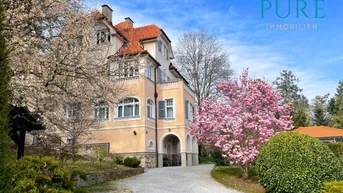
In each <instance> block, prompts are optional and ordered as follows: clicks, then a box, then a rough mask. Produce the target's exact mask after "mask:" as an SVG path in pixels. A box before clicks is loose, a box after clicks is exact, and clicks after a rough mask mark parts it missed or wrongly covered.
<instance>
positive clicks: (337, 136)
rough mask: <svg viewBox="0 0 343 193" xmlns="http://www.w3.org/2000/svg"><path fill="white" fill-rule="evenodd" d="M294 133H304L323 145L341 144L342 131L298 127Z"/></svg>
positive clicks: (325, 127)
mask: <svg viewBox="0 0 343 193" xmlns="http://www.w3.org/2000/svg"><path fill="white" fill-rule="evenodd" d="M294 131H295V132H299V133H305V134H308V135H311V136H312V137H315V138H318V139H319V140H320V141H322V142H324V143H330V142H343V130H342V129H336V128H333V127H327V126H314V127H299V128H298V129H295V130H294Z"/></svg>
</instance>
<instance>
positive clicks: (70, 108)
mask: <svg viewBox="0 0 343 193" xmlns="http://www.w3.org/2000/svg"><path fill="white" fill-rule="evenodd" d="M77 109H78V107H77V106H76V104H75V103H73V104H64V105H63V114H64V116H65V117H66V118H75V117H76V116H77V111H78V110H77Z"/></svg>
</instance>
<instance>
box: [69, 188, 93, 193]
mask: <svg viewBox="0 0 343 193" xmlns="http://www.w3.org/2000/svg"><path fill="white" fill-rule="evenodd" d="M88 192H89V191H88V190H87V189H86V188H82V187H80V188H75V190H74V191H73V193H88Z"/></svg>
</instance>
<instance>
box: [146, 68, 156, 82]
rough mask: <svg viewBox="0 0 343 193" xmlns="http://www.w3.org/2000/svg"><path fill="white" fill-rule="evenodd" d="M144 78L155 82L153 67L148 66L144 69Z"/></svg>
mask: <svg viewBox="0 0 343 193" xmlns="http://www.w3.org/2000/svg"><path fill="white" fill-rule="evenodd" d="M146 77H147V78H149V79H150V80H152V81H155V71H154V67H153V66H149V67H147V68H146Z"/></svg>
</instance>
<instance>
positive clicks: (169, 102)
mask: <svg viewBox="0 0 343 193" xmlns="http://www.w3.org/2000/svg"><path fill="white" fill-rule="evenodd" d="M166 112H167V113H166V118H167V119H173V118H174V105H173V99H167V100H166Z"/></svg>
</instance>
